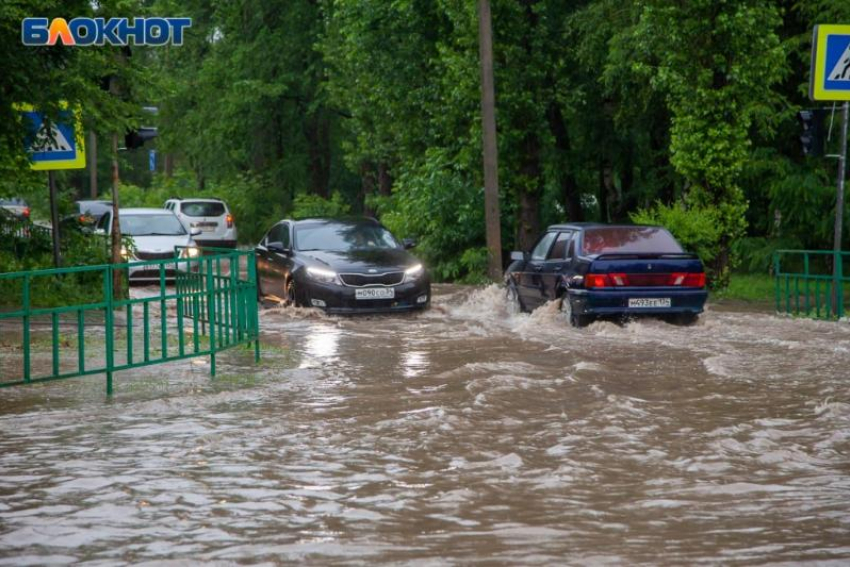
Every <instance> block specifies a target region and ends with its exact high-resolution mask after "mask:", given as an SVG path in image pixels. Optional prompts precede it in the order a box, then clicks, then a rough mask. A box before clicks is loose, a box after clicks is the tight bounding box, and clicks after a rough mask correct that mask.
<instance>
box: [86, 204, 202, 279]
mask: <svg viewBox="0 0 850 567" xmlns="http://www.w3.org/2000/svg"><path fill="white" fill-rule="evenodd" d="M118 220H119V223H120V225H121V236H129V237H131V238H132V240H133V245H132V247H130V248H129V249H126V250H122V255H123V256H124V259H125V260H127V261H130V262H132V261H135V260H168V259H173V258H175V247H177V246H183V247H186V248H184V249H182V252H181V253H180V255H181V257H182V258H194V257H196V256H198V254H199V253H200V251H199V250H198V248H197V247H196V244H195V241H194V239H193V237H194V236H195V235H196V234H199V233H200V231H194V232H193V233H190V232H189V231H187V230H186V228H185V227H184V226H183V225H182V224H181V223H180V221H179V220H178V219H177V217H176V216H175V215H174V213H172V212H171V211H168V210H166V209H120V210H119V211H118ZM95 232H97V233H98V234H106V235H108V234H111V233H112V211H107V212H105V213H104V214H103V216H102V217H100V220H99V221H98V223H97V230H96V231H95ZM166 268H167V269H166V279H168V280H173V279H174V276H175V275H176V270H177V269H179V270H181V271H187V270H188V266H187V263H186V262H182V263H179V264H173V265H168V266H166ZM129 274H130V281H133V282H158V281H159V268H158V267H157V266H137V267H131V268H130V269H129Z"/></svg>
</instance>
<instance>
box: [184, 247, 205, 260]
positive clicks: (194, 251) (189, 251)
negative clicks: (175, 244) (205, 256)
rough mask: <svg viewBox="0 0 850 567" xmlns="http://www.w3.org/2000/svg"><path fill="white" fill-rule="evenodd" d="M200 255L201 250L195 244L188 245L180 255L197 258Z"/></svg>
mask: <svg viewBox="0 0 850 567" xmlns="http://www.w3.org/2000/svg"><path fill="white" fill-rule="evenodd" d="M200 255H201V250H200V249H199V248H197V247H195V246H190V247H188V248H184V249H183V251H182V253H181V256H182V257H183V258H197V257H198V256H200Z"/></svg>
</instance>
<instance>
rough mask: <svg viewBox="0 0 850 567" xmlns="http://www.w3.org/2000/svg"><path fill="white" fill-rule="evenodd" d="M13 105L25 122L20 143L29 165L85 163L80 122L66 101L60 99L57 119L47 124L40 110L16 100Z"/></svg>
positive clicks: (50, 166)
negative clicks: (24, 150)
mask: <svg viewBox="0 0 850 567" xmlns="http://www.w3.org/2000/svg"><path fill="white" fill-rule="evenodd" d="M16 108H17V110H19V111H20V112H21V114H22V115H23V117H24V120H25V125H26V126H27V135H26V138H25V140H24V144H25V145H26V148H27V153H28V154H29V156H30V160H31V162H32V165H31V167H32V169H34V170H37V171H45V170H46V171H52V170H55V169H83V168H85V167H86V152H85V145H84V143H83V126H82V121H81V119H80V112H79V111H72V110H70V109H69V108H68V105H67V104H65V103H61V104H60V108H62V110H60V112H59V119H58V120H57V121H56V122H50V123H49V124H48V123H47V122H46V121H45V116H44V114H43V113H41V112H38V111H37V110H36V109H35V108H34V107H33V106H32V105H29V104H20V105H17V106H16Z"/></svg>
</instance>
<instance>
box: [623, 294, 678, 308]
mask: <svg viewBox="0 0 850 567" xmlns="http://www.w3.org/2000/svg"><path fill="white" fill-rule="evenodd" d="M671 305H672V302H671V301H670V298H669V297H660V298H648V297H633V298H631V299H629V307H633V308H635V309H652V308H656V307H670V306H671Z"/></svg>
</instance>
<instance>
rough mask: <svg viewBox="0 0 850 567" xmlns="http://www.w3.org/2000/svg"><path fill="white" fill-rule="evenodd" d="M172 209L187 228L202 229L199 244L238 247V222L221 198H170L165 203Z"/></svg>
mask: <svg viewBox="0 0 850 567" xmlns="http://www.w3.org/2000/svg"><path fill="white" fill-rule="evenodd" d="M163 206H164V207H165V208H166V209H168V210H169V211H172V212H173V213H174V214H175V215H177V218H178V219H180V222H182V223H183V226H185V227H186V230H190V231H191V230H195V229H197V230H200V231H201V234H199V235H198V237H197V238H196V239H195V242H196V243H197V244H198V246H211V247H217V248H236V222H235V221H234V219H233V214H232V213H231V212H230V208H229V207H228V206H227V203H225V202H224V201H222V200H221V199H201V198H191V199H180V198H173V199H169V200H167V201H166V202H165V205H163Z"/></svg>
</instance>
